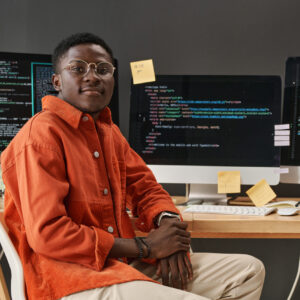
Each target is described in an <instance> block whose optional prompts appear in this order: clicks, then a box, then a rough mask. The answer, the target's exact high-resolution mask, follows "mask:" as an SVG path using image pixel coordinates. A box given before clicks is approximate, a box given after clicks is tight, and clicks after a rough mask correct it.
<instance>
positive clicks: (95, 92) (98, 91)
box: [80, 87, 104, 96]
mask: <svg viewBox="0 0 300 300" xmlns="http://www.w3.org/2000/svg"><path fill="white" fill-rule="evenodd" d="M80 92H81V94H85V95H88V96H99V95H103V94H104V89H103V88H97V87H84V88H81V89H80Z"/></svg>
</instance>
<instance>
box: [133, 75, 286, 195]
mask: <svg viewBox="0 0 300 300" xmlns="http://www.w3.org/2000/svg"><path fill="white" fill-rule="evenodd" d="M280 111H281V79H280V77H279V76H187V75H183V76H179V75H157V77H156V81H155V82H153V83H145V84H139V85H132V87H131V108H130V132H129V141H130V144H131V146H132V147H133V148H134V149H135V151H136V152H137V153H138V154H140V155H141V157H142V158H143V159H144V160H145V162H146V163H147V164H148V166H149V167H150V168H151V170H152V171H153V173H154V175H155V176H156V178H157V180H158V181H159V182H161V183H185V184H189V190H190V194H189V197H190V198H194V199H202V198H204V199H224V197H225V196H226V195H218V194H217V180H218V172H219V171H228V170H239V171H240V174H241V183H242V184H251V185H252V184H256V183H257V182H258V181H259V180H260V179H263V178H264V179H266V180H267V182H268V183H269V184H271V185H275V184H278V182H279V172H278V168H279V165H280V149H279V148H278V147H274V125H275V124H279V123H280Z"/></svg>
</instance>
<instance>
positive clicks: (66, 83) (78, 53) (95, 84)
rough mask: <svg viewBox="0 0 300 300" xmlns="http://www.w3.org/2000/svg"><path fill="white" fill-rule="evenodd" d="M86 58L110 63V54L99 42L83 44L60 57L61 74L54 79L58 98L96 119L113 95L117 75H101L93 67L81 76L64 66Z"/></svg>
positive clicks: (93, 61) (54, 76)
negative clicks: (97, 43) (114, 76)
mask: <svg viewBox="0 0 300 300" xmlns="http://www.w3.org/2000/svg"><path fill="white" fill-rule="evenodd" d="M76 60H83V61H86V62H87V63H98V62H109V63H112V59H111V57H110V55H109V54H108V53H107V52H106V50H105V49H103V48H102V47H101V46H99V45H96V44H81V45H77V46H74V47H72V48H70V49H69V50H68V52H66V54H65V55H64V56H63V57H62V58H61V59H60V62H59V65H58V69H59V74H54V75H53V78H52V82H53V85H54V87H55V89H56V90H57V91H58V92H59V93H58V97H59V98H61V99H63V100H65V101H66V102H68V103H70V104H71V105H73V106H75V107H76V108H77V109H79V110H81V111H83V112H85V113H89V114H91V115H92V116H93V117H94V119H96V118H97V117H98V116H99V113H100V111H101V110H102V109H103V108H105V107H106V106H107V105H108V104H109V102H110V100H111V97H112V93H113V88H114V78H113V76H112V77H110V78H102V77H100V76H98V75H97V74H96V73H95V70H94V68H93V67H91V68H90V70H89V71H88V73H87V74H85V75H84V76H80V75H78V74H76V73H73V72H71V71H70V70H69V69H64V68H65V67H66V66H67V65H68V64H69V63H70V62H72V61H76Z"/></svg>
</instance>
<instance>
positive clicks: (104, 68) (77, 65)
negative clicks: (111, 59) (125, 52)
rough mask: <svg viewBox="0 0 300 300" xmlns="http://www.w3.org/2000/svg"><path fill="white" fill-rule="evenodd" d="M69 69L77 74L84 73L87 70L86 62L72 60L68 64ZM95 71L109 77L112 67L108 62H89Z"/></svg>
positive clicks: (112, 71)
mask: <svg viewBox="0 0 300 300" xmlns="http://www.w3.org/2000/svg"><path fill="white" fill-rule="evenodd" d="M69 66H70V67H69V68H70V71H71V72H73V73H76V74H78V75H85V74H86V73H87V72H88V70H89V65H88V63H86V62H84V61H73V62H71V63H70V64H69ZM90 67H91V68H94V70H95V72H96V73H97V74H98V75H99V76H101V77H110V76H112V75H113V73H114V67H113V66H112V65H111V64H110V63H106V62H100V63H98V64H96V66H95V64H91V65H90Z"/></svg>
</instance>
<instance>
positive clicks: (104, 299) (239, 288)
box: [61, 253, 265, 300]
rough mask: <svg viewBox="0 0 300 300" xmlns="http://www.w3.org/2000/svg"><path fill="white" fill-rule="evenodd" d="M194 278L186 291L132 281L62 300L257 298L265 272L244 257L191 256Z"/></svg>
mask: <svg viewBox="0 0 300 300" xmlns="http://www.w3.org/2000/svg"><path fill="white" fill-rule="evenodd" d="M191 262H192V265H193V271H194V278H193V280H191V281H190V282H189V284H188V287H187V291H188V292H187V291H182V290H179V289H175V288H171V287H166V286H163V285H159V284H156V283H152V282H148V281H131V282H126V283H122V284H115V285H112V286H107V287H102V288H96V289H92V290H87V291H83V292H78V293H75V294H72V295H69V296H66V297H63V298H61V300H82V299H84V300H100V299H101V300H140V299H142V300H153V299H155V300H157V299H158V300H165V299H172V300H192V299H194V300H196V299H198V300H208V299H211V300H212V299H226V300H228V299H241V300H256V299H259V297H260V294H261V290H262V287H263V282H264V277H265V269H264V266H263V264H262V262H261V261H259V260H258V259H256V258H254V257H252V256H249V255H244V254H216V253H194V254H191ZM132 266H133V267H135V268H136V269H138V270H139V271H141V272H143V273H144V274H146V275H147V276H149V277H151V278H153V279H155V280H158V278H156V275H155V272H156V268H155V267H154V266H152V265H148V264H145V263H141V262H139V261H134V262H133V263H132Z"/></svg>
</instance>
